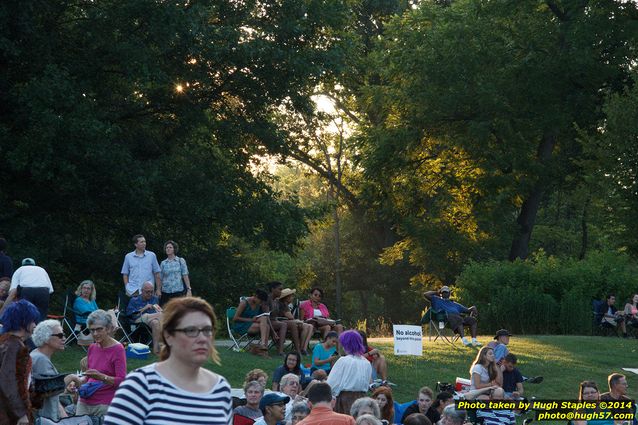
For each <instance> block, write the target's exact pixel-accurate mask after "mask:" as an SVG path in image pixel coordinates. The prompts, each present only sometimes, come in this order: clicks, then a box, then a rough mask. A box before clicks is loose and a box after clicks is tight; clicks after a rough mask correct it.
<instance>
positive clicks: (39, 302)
mask: <svg viewBox="0 0 638 425" xmlns="http://www.w3.org/2000/svg"><path fill="white" fill-rule="evenodd" d="M52 293H53V285H52V284H51V279H50V278H49V274H48V273H47V272H46V270H44V269H43V268H42V267H39V266H36V265H35V260H34V259H33V258H25V259H24V260H22V267H20V268H18V270H16V271H15V272H14V273H13V276H12V278H11V286H10V287H9V296H8V297H7V300H6V301H5V303H4V305H3V306H2V309H0V314H2V311H3V310H4V308H5V306H7V305H9V304H11V303H12V302H13V301H14V300H15V299H16V298H21V299H25V300H28V301H30V302H31V303H32V304H33V305H35V306H36V307H37V308H38V310H39V311H40V321H43V320H44V319H46V317H47V313H48V312H49V297H50V296H51V294H52Z"/></svg>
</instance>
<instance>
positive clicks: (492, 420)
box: [476, 409, 516, 425]
mask: <svg viewBox="0 0 638 425" xmlns="http://www.w3.org/2000/svg"><path fill="white" fill-rule="evenodd" d="M476 417H477V418H478V419H483V424H484V425H515V424H516V416H514V412H512V411H511V410H492V409H481V410H477V411H476Z"/></svg>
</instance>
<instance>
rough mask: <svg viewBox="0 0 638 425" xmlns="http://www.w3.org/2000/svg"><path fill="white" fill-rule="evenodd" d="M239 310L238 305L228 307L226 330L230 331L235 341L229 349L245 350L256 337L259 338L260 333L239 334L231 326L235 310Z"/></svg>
mask: <svg viewBox="0 0 638 425" xmlns="http://www.w3.org/2000/svg"><path fill="white" fill-rule="evenodd" d="M236 311H237V307H229V308H227V309H226V330H227V331H228V336H229V337H230V339H231V340H232V341H233V343H232V345H231V346H229V347H228V349H229V350H233V351H237V352H238V351H245V350H246V347H248V345H250V344H251V343H252V342H253V341H255V340H256V339H259V335H258V334H249V333H245V334H243V335H242V334H238V333H237V332H235V331H234V330H233V327H232V326H231V322H232V320H233V317H235V312H236Z"/></svg>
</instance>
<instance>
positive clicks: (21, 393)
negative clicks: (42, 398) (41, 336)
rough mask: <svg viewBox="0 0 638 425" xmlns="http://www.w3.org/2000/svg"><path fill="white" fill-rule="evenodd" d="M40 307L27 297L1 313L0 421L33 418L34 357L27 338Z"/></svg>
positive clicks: (23, 423)
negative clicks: (26, 341)
mask: <svg viewBox="0 0 638 425" xmlns="http://www.w3.org/2000/svg"><path fill="white" fill-rule="evenodd" d="M38 320H40V311H39V310H38V309H37V307H36V306H34V305H33V304H31V303H30V302H29V301H27V300H20V301H17V302H13V303H10V304H8V305H7V306H6V308H5V309H4V311H3V312H2V316H0V322H2V328H0V332H2V333H1V334H0V394H1V395H0V424H8V425H16V424H17V425H27V424H30V423H32V422H31V400H30V399H29V377H30V375H31V365H32V362H31V357H30V356H29V349H28V348H27V347H26V346H25V345H24V341H25V340H26V339H27V338H29V337H30V336H31V333H32V332H33V329H34V328H35V323H36V322H37V321H38Z"/></svg>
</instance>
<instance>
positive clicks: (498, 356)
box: [487, 329, 512, 366]
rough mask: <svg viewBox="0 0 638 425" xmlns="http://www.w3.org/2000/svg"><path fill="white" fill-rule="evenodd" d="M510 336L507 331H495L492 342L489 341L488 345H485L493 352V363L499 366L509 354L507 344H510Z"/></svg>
mask: <svg viewBox="0 0 638 425" xmlns="http://www.w3.org/2000/svg"><path fill="white" fill-rule="evenodd" d="M511 336H512V334H511V333H510V332H509V331H508V330H507V329H499V330H498V331H496V336H494V341H490V343H489V344H487V345H488V346H489V347H492V349H493V350H494V361H495V362H496V364H498V365H499V366H500V365H501V363H502V362H503V358H504V357H505V356H506V355H507V354H508V353H509V350H508V349H507V344H509V343H510V337H511Z"/></svg>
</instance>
